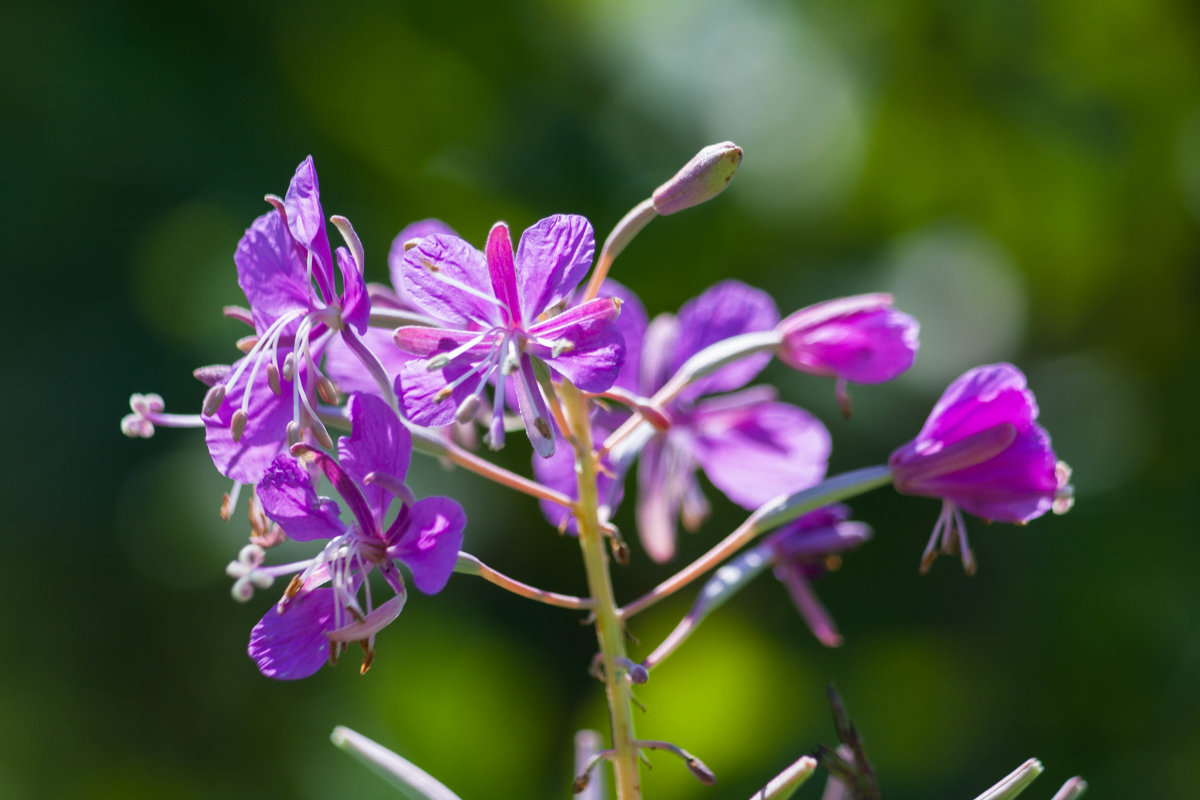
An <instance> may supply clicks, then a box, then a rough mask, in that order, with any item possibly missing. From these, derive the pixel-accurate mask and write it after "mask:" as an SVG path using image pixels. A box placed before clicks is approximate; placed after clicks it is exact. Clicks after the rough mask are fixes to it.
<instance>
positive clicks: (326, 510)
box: [257, 455, 346, 542]
mask: <svg viewBox="0 0 1200 800" xmlns="http://www.w3.org/2000/svg"><path fill="white" fill-rule="evenodd" d="M257 492H258V499H259V501H260V502H261V503H262V507H263V512H264V513H265V514H266V515H267V516H268V517H270V518H271V519H272V520H274V521H275V522H278V523H279V525H280V527H282V528H283V532H284V533H286V534H287V535H288V538H291V539H296V540H297V541H301V542H308V541H312V540H313V539H332V538H333V537H335V536H340V535H342V534H343V533H345V532H346V526H345V525H343V524H342V521H341V520H340V519H339V518H338V511H339V510H338V505H337V503H335V502H333V501H332V500H329V499H326V498H321V497H317V493H316V491H315V490H314V489H313V483H312V478H311V477H310V476H309V474H308V472H307V471H305V469H304V468H303V467H301V466H300V465H299V464H298V463H296V460H295V459H294V458H292V457H291V456H286V455H280V456H277V457H276V458H275V460H274V461H272V462H271V466H270V467H268V468H267V471H266V472H265V473H264V474H263V477H262V480H261V481H259V484H258V489H257Z"/></svg>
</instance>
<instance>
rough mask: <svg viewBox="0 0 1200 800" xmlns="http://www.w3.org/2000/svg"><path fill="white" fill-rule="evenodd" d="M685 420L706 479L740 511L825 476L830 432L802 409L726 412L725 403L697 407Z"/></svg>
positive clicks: (776, 406)
mask: <svg viewBox="0 0 1200 800" xmlns="http://www.w3.org/2000/svg"><path fill="white" fill-rule="evenodd" d="M721 400H722V401H725V400H726V399H725V398H721ZM722 406H724V407H722ZM690 419H691V425H692V430H693V432H694V447H695V449H694V452H695V455H696V459H697V460H698V461H699V462H700V464H701V466H703V467H704V472H705V474H706V475H708V479H709V480H710V481H712V483H713V485H714V486H716V487H717V488H718V489H720V490H721V491H722V492H724V493H725V495H726V496H727V497H729V499H730V500H732V501H734V502H735V503H737V504H738V505H740V506H742V507H744V508H757V507H758V506H760V505H762V504H763V503H765V502H767V501H768V500H770V499H772V498H774V497H777V496H779V495H781V494H790V493H792V492H798V491H800V490H801V489H806V488H808V487H809V486H813V485H814V484H816V483H817V482H819V481H820V480H821V479H822V478H824V477H825V470H826V467H827V465H828V462H829V453H830V450H831V448H832V443H831V440H830V437H829V431H827V430H826V429H825V426H824V425H822V424H821V422H820V421H819V420H818V419H817V418H816V417H814V416H812V415H811V414H809V413H808V412H807V411H805V410H804V409H802V408H797V407H796V406H793V405H789V404H787V403H778V402H765V403H756V404H752V405H748V406H743V407H740V408H730V407H729V404H728V402H727V401H726V402H723V403H722V405H718V406H714V407H712V408H711V409H706V408H705V404H703V403H701V404H700V405H699V406H698V407H697V408H696V410H695V411H694V412H693V414H692V415H690Z"/></svg>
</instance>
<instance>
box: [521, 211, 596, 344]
mask: <svg viewBox="0 0 1200 800" xmlns="http://www.w3.org/2000/svg"><path fill="white" fill-rule="evenodd" d="M595 250H596V242H595V239H594V237H593V235H592V224H591V223H590V222H588V221H587V220H586V219H585V218H584V217H580V216H577V215H575V214H556V215H554V216H552V217H546V218H545V219H543V220H540V221H538V223H537V224H535V225H533V226H532V227H530V228H527V229H526V230H525V233H523V234H522V235H521V243H520V244H519V245H518V246H517V257H516V269H517V273H518V275H519V280H518V285H519V287H520V292H521V313H522V314H523V315H524V318H525V319H526V320H533V319H536V318H537V316H538V315H539V314H541V313H542V312H543V311H545V310H546V309H548V308H550V307H551V306H553V305H555V304H557V303H559V302H560V301H562V300H565V299H566V298H567V297H570V295H571V293H572V292H574V291H575V287H576V286H578V285H579V282H580V281H581V280H583V277H584V276H585V275H587V272H588V269H590V268H591V266H592V255H593V254H594V253H595Z"/></svg>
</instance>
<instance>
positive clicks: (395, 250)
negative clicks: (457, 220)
mask: <svg viewBox="0 0 1200 800" xmlns="http://www.w3.org/2000/svg"><path fill="white" fill-rule="evenodd" d="M438 233H440V234H443V235H446V236H453V237H455V238H459V237H458V234H457V233H455V232H454V229H453V228H451V227H450V226H449V225H447V224H446V223H444V222H442V221H441V220H440V219H423V220H420V221H418V222H414V223H412V224H411V225H409V226H407V227H406V228H404V229H403V230H402V231H400V233H398V234H396V238H395V239H392V248H391V250H389V251H388V274H389V275H390V276H391V279H392V288H393V289H394V290H395V292H396V294H397V295H398V296H399V299H400V302H401V303H402V304H403V305H404V306H405V307H415V306H413V303H412V299H411V298H410V297H409V296H408V292H406V291H404V290H403V289H402V288H401V286H400V283H401V282H400V272H401V269H402V268H403V267H402V265H403V263H404V245H405V244H406V243H408V242H410V241H412V240H414V239H424V238H425V237H426V236H433V235H434V234H438Z"/></svg>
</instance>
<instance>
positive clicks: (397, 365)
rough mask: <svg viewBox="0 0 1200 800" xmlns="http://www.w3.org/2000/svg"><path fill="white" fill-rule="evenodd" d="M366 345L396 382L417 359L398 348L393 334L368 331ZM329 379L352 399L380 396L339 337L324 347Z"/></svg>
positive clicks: (371, 379) (367, 374)
mask: <svg viewBox="0 0 1200 800" xmlns="http://www.w3.org/2000/svg"><path fill="white" fill-rule="evenodd" d="M362 340H363V343H364V344H365V345H366V346H367V347H368V348H369V349H370V350H371V352H372V353H374V354H375V357H376V358H378V359H379V361H380V363H381V364H383V368H384V371H385V372H387V374H388V376H389V377H390V378H391V379H392V380H393V381H394V380H395V378H396V375H397V374H399V372H400V369H401V368H402V367H403V366H404V365H405V364H407V363H408V362H410V361H412V360H413V359H414V358H416V356H412V355H409V354H408V353H406V352H404V351H403V350H401V349H400V348H399V347H397V346H396V343H395V342H394V341H393V340H392V332H391V331H389V330H385V329H383V328H367V332H366V333H364V334H363V336H362ZM322 370H323V371H324V373H325V375H326V377H328V378H329V379H330V380H331V381H333V383H334V385H335V386H337V388H338V391H340V392H341V393H342V394H345V395H350V394H354V393H355V392H365V393H367V394H374V395H377V396H382V395H381V390H380V388H379V384H378V383H377V382H376V381H375V379H374V378H373V377H371V374H370V373H369V372H367V370H366V369H365V368H364V367H363V365H362V362H361V361H359V360H358V357H357V356H356V355H354V351H352V350H351V349H350V348H349V347H347V346H346V344H345V343H344V342H343V341H342V339H341V337H340V336H334V337H333V338H331V339H330V340H329V344H328V345H326V347H325V363H324V364H323V365H322Z"/></svg>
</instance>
